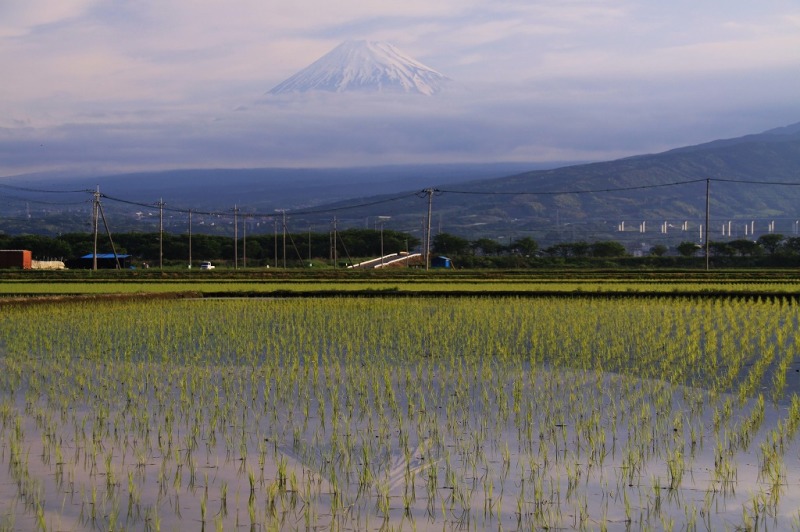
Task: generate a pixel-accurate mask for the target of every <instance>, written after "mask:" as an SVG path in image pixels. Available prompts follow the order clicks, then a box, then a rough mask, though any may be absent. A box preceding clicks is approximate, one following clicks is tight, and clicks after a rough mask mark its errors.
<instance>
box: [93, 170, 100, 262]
mask: <svg viewBox="0 0 800 532" xmlns="http://www.w3.org/2000/svg"><path fill="white" fill-rule="evenodd" d="M93 196H94V200H93V202H92V224H93V226H94V254H93V255H92V270H94V271H97V217H98V215H99V211H100V185H97V190H95V192H94V194H93Z"/></svg>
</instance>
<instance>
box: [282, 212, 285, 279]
mask: <svg viewBox="0 0 800 532" xmlns="http://www.w3.org/2000/svg"><path fill="white" fill-rule="evenodd" d="M281 213H282V214H283V267H284V268H286V211H281Z"/></svg>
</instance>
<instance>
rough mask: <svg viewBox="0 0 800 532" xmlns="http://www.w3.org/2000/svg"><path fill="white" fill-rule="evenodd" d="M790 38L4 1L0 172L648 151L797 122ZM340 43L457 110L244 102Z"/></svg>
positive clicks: (303, 8)
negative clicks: (413, 77)
mask: <svg viewBox="0 0 800 532" xmlns="http://www.w3.org/2000/svg"><path fill="white" fill-rule="evenodd" d="M798 30H800V11H798V9H797V8H796V7H794V6H793V5H790V4H789V3H786V2H782V1H780V0H765V1H764V2H758V3H754V2H749V1H746V0H733V1H726V2H723V1H722V0H711V1H709V2H695V1H689V0H675V1H674V2H669V3H653V2H633V1H631V0H598V1H590V0H564V1H555V0H498V1H495V2H488V1H486V0H484V1H479V0H467V1H459V0H442V1H440V2H430V1H429V0H425V1H422V0H407V1H399V0H397V1H396V0H391V1H387V2H363V0H343V1H342V2H333V3H332V2H324V1H321V0H299V1H297V2H282V3H275V2H264V1H263V0H236V1H235V2H219V1H218V0H137V1H128V2H108V1H101V0H7V1H5V2H0V71H2V72H4V73H12V74H11V75H4V77H3V82H2V83H0V128H5V129H4V130H0V153H2V154H4V156H6V155H8V157H7V158H6V159H5V161H4V162H3V163H2V164H5V165H6V166H5V167H0V175H3V174H4V173H8V172H10V171H18V170H21V169H23V168H25V167H26V164H27V165H29V166H30V167H31V168H33V167H41V166H47V167H53V168H56V167H58V166H59V165H64V166H69V165H79V164H87V165H107V166H113V165H114V164H118V165H120V166H123V165H127V166H128V169H130V167H131V166H136V165H137V164H155V165H166V166H175V165H179V166H193V165H203V164H209V165H214V164H226V165H243V164H250V165H255V164H258V165H269V164H302V163H304V162H314V163H315V164H326V163H342V164H344V163H349V164H354V163H359V162H371V163H383V162H413V161H422V160H426V161H430V160H433V159H436V160H440V161H446V160H464V159H468V158H472V159H475V160H480V159H481V158H485V159H486V160H490V159H491V160H498V159H504V158H512V159H524V158H526V157H527V158H530V159H532V160H542V159H544V158H547V157H552V156H554V154H555V155H558V157H559V158H564V157H566V156H567V155H568V154H574V155H575V157H577V158H582V159H584V158H587V157H588V156H592V158H603V157H602V154H606V155H608V156H616V155H619V154H622V153H624V154H630V153H635V152H637V151H638V150H647V151H654V150H658V149H662V148H668V147H674V146H679V145H682V144H688V143H691V142H699V141H702V140H710V139H711V138H714V136H715V135H719V136H734V135H735V134H744V133H747V132H753V131H758V130H759V129H760V128H761V129H767V128H768V127H772V126H779V125H783V124H784V123H788V122H792V121H796V120H800V114H798V115H796V116H795V115H793V114H792V113H798V112H800V111H798V105H799V104H798V103H797V98H796V94H798V93H800V68H798V67H800V31H798ZM346 38H370V39H376V40H390V41H392V42H394V43H395V44H397V45H398V46H399V47H400V48H401V49H403V50H404V51H406V52H407V53H409V54H410V55H412V56H414V57H416V58H418V59H420V60H421V61H423V62H425V63H426V64H428V65H430V66H431V67H433V68H436V69H437V70H439V71H441V72H443V73H444V74H446V75H448V76H450V77H453V78H455V79H456V81H457V82H459V83H460V84H461V85H462V89H463V94H459V95H458V96H454V97H453V100H452V101H449V102H447V101H445V102H443V101H442V100H436V101H435V103H434V104H433V105H428V104H429V103H431V102H427V103H425V104H421V105H418V102H416V103H415V104H414V105H411V104H408V103H404V102H394V104H393V105H389V104H387V103H385V102H379V101H373V102H370V103H368V104H355V103H353V102H350V101H345V102H342V101H341V100H340V101H337V102H330V101H322V100H321V101H311V102H308V101H305V102H303V103H298V104H291V103H287V102H284V103H283V107H281V106H278V105H276V104H270V105H263V104H262V105H258V104H256V102H257V101H258V100H259V99H260V98H261V97H262V95H263V94H264V92H266V91H267V90H269V89H270V88H271V87H272V86H274V85H275V84H277V83H278V82H280V81H282V80H283V79H285V78H286V77H288V76H289V75H291V74H293V73H294V72H296V71H297V70H299V69H300V68H303V67H305V66H307V65H308V64H309V63H310V62H312V61H314V60H315V59H317V58H318V57H320V56H321V55H323V54H324V53H326V52H327V51H329V50H330V49H331V48H333V47H334V46H335V45H337V44H338V43H339V42H340V41H341V40H344V39H346ZM237 108H238V109H244V110H241V111H238V112H235V111H234V109H237ZM737 114H738V115H739V116H740V120H739V122H738V123H737V122H735V121H734V120H733V119H732V118H731V117H734V116H736V115H737ZM745 114H746V115H747V116H748V117H749V118H748V119H747V120H746V121H744V120H742V119H741V116H744V115H745ZM770 120H777V123H772V124H770V123H769V121H770ZM681 123H683V124H684V125H681ZM609 124H611V125H609ZM737 128H738V129H737ZM734 129H735V131H734ZM426 133H428V134H426ZM95 137H97V138H95ZM348 143H351V144H348ZM41 144H44V145H45V146H49V148H48V150H44V151H46V152H48V153H49V155H47V156H43V154H42V151H43V150H41V149H39V148H40V145H41ZM88 145H90V146H91V148H88V147H86V146H88ZM11 146H13V149H12V148H11ZM25 146H32V147H35V148H36V149H33V148H31V149H30V150H28V149H25ZM24 154H28V156H29V158H28V159H26V158H25V157H23V155H24ZM215 161H216V162H215Z"/></svg>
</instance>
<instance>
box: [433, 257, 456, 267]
mask: <svg viewBox="0 0 800 532" xmlns="http://www.w3.org/2000/svg"><path fill="white" fill-rule="evenodd" d="M452 267H453V262H452V261H451V260H450V259H449V258H447V257H442V256H439V257H432V258H431V268H452Z"/></svg>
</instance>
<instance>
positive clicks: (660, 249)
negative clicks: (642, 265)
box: [650, 244, 669, 257]
mask: <svg viewBox="0 0 800 532" xmlns="http://www.w3.org/2000/svg"><path fill="white" fill-rule="evenodd" d="M667 251H669V249H668V248H667V246H665V245H664V244H656V245H655V246H653V247H651V248H650V254H651V255H655V256H656V257H663V256H664V255H666V254H667Z"/></svg>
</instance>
